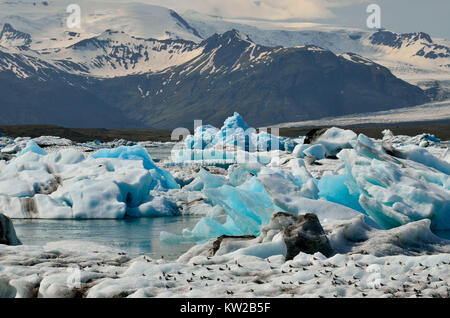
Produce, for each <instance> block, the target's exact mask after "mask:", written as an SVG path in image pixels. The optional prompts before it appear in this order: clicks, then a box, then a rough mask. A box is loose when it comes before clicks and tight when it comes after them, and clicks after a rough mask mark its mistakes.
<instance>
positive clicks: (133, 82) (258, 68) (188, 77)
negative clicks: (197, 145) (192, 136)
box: [94, 31, 428, 128]
mask: <svg viewBox="0 0 450 318" xmlns="http://www.w3.org/2000/svg"><path fill="white" fill-rule="evenodd" d="M201 46H203V47H204V50H203V54H202V55H200V56H199V57H197V58H195V59H193V60H192V61H190V62H187V63H185V64H183V65H181V66H177V67H173V68H171V69H170V70H168V71H167V72H164V73H159V74H148V75H146V76H130V77H128V78H126V79H110V80H108V81H105V80H103V81H100V82H97V83H96V84H94V90H95V91H98V92H112V93H110V94H108V95H103V98H105V99H106V100H107V101H108V102H109V103H113V104H115V105H118V107H120V109H121V110H122V111H124V112H126V113H127V114H129V116H131V118H133V119H135V120H139V121H143V122H145V123H146V124H148V125H150V126H152V127H156V128H175V127H179V126H183V127H191V126H192V123H193V120H195V119H203V120H204V121H205V122H207V123H210V124H214V125H218V124H220V123H221V122H222V121H223V119H224V118H226V117H227V116H229V115H230V114H232V113H233V112H234V111H238V112H240V113H241V114H242V115H243V116H245V117H246V118H249V121H250V124H251V125H255V126H262V125H270V124H275V123H279V122H285V121H292V120H293V119H294V118H295V120H306V119H313V118H321V117H325V116H336V115H344V114H352V113H358V112H367V111H379V110H387V109H392V108H399V107H404V106H411V105H416V104H420V103H424V102H426V101H428V98H427V97H426V96H425V94H424V92H423V91H422V90H421V89H419V88H418V87H415V86H412V85H410V84H408V83H406V82H404V81H402V80H399V79H398V78H396V77H395V76H393V75H392V74H391V72H390V71H389V70H388V69H386V68H384V67H382V66H380V65H378V64H376V63H373V62H371V61H369V60H367V59H364V58H362V57H359V56H357V55H352V54H348V55H346V56H337V55H335V54H333V53H332V52H331V51H327V50H324V49H321V48H318V47H315V46H306V47H297V48H288V49H285V48H280V47H278V48H269V47H263V46H259V45H256V44H254V43H253V42H251V41H250V39H249V38H248V37H246V36H244V35H242V34H241V33H239V32H237V31H230V32H226V33H224V34H223V35H214V36H212V37H211V38H209V39H207V40H205V41H204V42H202V43H201ZM119 87H123V88H125V90H126V92H127V94H126V96H124V95H123V94H122V93H120V92H121V91H120V90H119Z"/></svg>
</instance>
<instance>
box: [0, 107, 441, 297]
mask: <svg viewBox="0 0 450 318" xmlns="http://www.w3.org/2000/svg"><path fill="white" fill-rule="evenodd" d="M383 134H384V137H383V138H382V139H381V140H374V139H371V138H368V137H366V136H364V135H357V134H355V133H354V132H352V131H349V130H342V129H339V128H331V129H324V130H318V131H314V132H311V134H308V136H305V137H299V138H296V139H287V138H280V137H276V136H273V135H270V134H268V133H266V132H259V133H257V132H256V131H255V130H254V129H252V128H250V127H248V125H247V124H246V123H245V121H244V120H243V119H242V118H241V117H240V116H239V114H235V115H234V116H232V117H230V118H229V119H227V121H226V122H225V123H224V126H223V127H222V128H221V129H216V128H214V127H211V126H203V127H199V128H197V129H196V131H195V134H194V135H193V136H189V137H188V138H187V139H186V140H185V141H184V142H183V143H179V144H178V145H177V146H176V147H175V148H174V150H173V151H172V156H171V158H170V159H169V160H167V161H165V162H158V163H155V162H154V161H153V160H152V158H151V157H150V155H149V154H148V152H147V150H146V148H145V146H146V145H145V144H140V145H139V144H134V143H126V142H119V143H117V144H108V145H103V146H102V145H101V144H98V143H96V144H95V145H94V146H92V148H89V149H90V151H89V152H87V151H85V150H86V147H87V145H75V144H74V143H72V142H71V141H67V140H61V139H58V138H54V137H41V138H40V139H35V140H31V139H26V138H25V139H24V138H22V139H20V138H19V139H16V140H12V139H10V138H7V137H3V138H0V152H1V153H2V156H3V157H1V158H0V213H3V214H5V215H6V216H8V217H11V218H48V219H73V218H74V219H86V218H98V219H115V218H127V217H134V218H136V217H155V216H181V215H190V214H195V215H201V216H203V217H202V218H201V220H200V221H199V222H198V223H197V225H196V226H195V227H194V228H192V229H185V230H184V231H183V232H182V233H167V232H162V233H161V240H163V241H164V242H166V243H170V244H178V243H179V242H181V241H190V242H196V243H198V245H196V246H195V247H194V248H192V249H191V250H189V251H188V252H187V253H186V254H184V255H183V256H181V257H180V259H178V261H175V262H166V261H163V260H151V259H148V258H146V257H145V256H142V257H140V258H138V259H133V260H131V259H129V257H128V256H127V255H126V253H124V252H123V251H118V250H114V249H111V248H107V247H100V246H95V245H92V244H87V243H80V242H56V243H51V244H48V245H46V246H44V247H30V246H18V247H6V246H1V245H0V296H3V297H34V296H42V297H56V296H62V297H77V296H85V297H117V296H119V297H128V296H129V297H171V296H180V295H181V296H186V297H203V296H209V297H211V296H212V297H230V296H232V297H276V296H280V297H287V296H289V297H290V296H298V297H309V296H312V297H319V296H323V297H381V296H384V297H410V296H413V297H414V296H416V297H420V296H426V297H435V296H436V297H449V286H448V284H449V282H450V275H449V272H448V271H449V268H450V266H448V265H449V264H450V254H449V253H450V243H449V241H446V240H443V239H441V238H439V237H437V236H436V235H435V234H434V233H438V232H441V231H449V230H450V178H449V174H450V151H449V150H448V148H447V147H446V146H444V145H441V142H440V140H438V139H437V138H435V137H434V136H430V135H427V134H423V135H420V136H416V137H407V136H394V135H393V134H392V133H391V132H389V131H385V132H383ZM89 147H91V146H89ZM91 150H94V151H91ZM280 212H281V214H280ZM283 213H285V214H283ZM276 215H291V216H289V217H287V218H282V220H283V221H276V220H274V216H276ZM304 215H314V217H316V218H317V222H318V223H319V224H320V229H319V230H317V228H318V226H317V225H314V226H311V227H307V229H305V228H303V227H302V226H303V225H302V226H300V225H299V226H294V227H292V226H293V225H292V224H291V223H289V222H291V221H292V220H296V222H299V223H301V222H302V220H303V219H302V216H304ZM286 220H291V221H286ZM311 229H315V230H314V231H313V232H314V233H315V234H314V235H312V234H311V232H310V231H311ZM317 231H318V232H317ZM321 231H322V232H321ZM302 233H303V234H302ZM224 235H225V237H222V240H221V241H220V242H219V243H218V242H217V238H218V237H221V236H224ZM311 235H312V236H311ZM229 237H235V238H234V239H233V238H230V239H228V238H229ZM317 242H319V244H318V243H317ZM316 245H317V246H318V248H317V249H315V247H316ZM300 247H301V248H300ZM319 251H320V252H321V253H318V252H319ZM305 252H307V253H309V254H305ZM312 254H314V255H312Z"/></svg>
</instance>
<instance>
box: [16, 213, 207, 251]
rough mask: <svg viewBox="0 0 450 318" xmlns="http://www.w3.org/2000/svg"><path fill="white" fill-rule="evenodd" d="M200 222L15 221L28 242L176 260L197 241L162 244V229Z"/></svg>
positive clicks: (173, 219)
mask: <svg viewBox="0 0 450 318" xmlns="http://www.w3.org/2000/svg"><path fill="white" fill-rule="evenodd" d="M198 221H199V217H192V216H180V217H165V218H154V219H125V220H13V223H14V227H15V229H16V233H17V236H18V237H19V238H20V240H21V241H22V243H23V244H25V245H32V246H43V245H45V244H46V243H49V242H55V241H65V240H76V241H87V242H93V243H98V244H101V245H104V246H111V247H115V248H119V249H122V250H124V251H126V252H127V253H128V254H129V255H130V256H132V257H135V256H138V255H141V254H145V255H148V256H151V257H152V258H154V259H158V258H161V257H162V256H163V257H164V258H165V259H168V260H174V259H176V258H178V257H179V256H180V255H181V254H183V253H184V252H186V251H187V250H188V249H189V248H190V247H192V246H193V245H194V244H193V243H183V244H176V245H175V244H170V245H168V244H162V243H161V242H160V239H159V235H160V233H161V231H166V232H170V233H179V234H180V233H181V232H182V231H183V229H184V228H192V227H193V226H194V225H195V224H196V223H197V222H198Z"/></svg>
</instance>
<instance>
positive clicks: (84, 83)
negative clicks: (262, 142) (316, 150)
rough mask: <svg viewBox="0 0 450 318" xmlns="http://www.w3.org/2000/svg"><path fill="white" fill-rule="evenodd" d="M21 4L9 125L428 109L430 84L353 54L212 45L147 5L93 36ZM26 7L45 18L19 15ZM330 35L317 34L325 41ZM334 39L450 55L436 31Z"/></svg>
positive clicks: (281, 118) (213, 40)
mask: <svg viewBox="0 0 450 318" xmlns="http://www.w3.org/2000/svg"><path fill="white" fill-rule="evenodd" d="M21 3H22V2H21V1H9V2H8V3H1V4H0V8H3V7H4V6H6V7H8V8H9V9H11V11H10V12H9V14H6V16H3V17H2V14H3V15H5V13H4V12H3V13H1V14H0V22H3V27H2V29H0V30H2V31H1V32H0V87H1V88H0V93H1V96H0V107H1V110H2V114H3V116H1V117H0V124H13V123H17V124H27V123H29V124H59V125H65V126H70V127H107V128H120V127H151V128H175V127H179V126H184V127H192V123H193V120H194V119H203V120H204V121H205V122H208V123H211V124H214V125H219V124H221V123H222V122H223V120H224V119H225V118H226V117H228V116H229V115H231V114H233V113H234V112H235V111H239V112H240V113H241V114H242V115H243V116H245V117H246V118H249V121H250V124H251V125H254V126H263V125H270V124H275V123H279V122H285V121H301V120H311V119H318V118H323V117H329V116H340V115H347V114H353V113H362V112H373V111H381V110H388V109H395V108H400V107H406V106H412V105H417V104H421V103H424V102H427V101H429V98H428V97H427V96H426V94H425V93H424V91H422V90H421V89H420V88H418V87H415V86H413V85H410V84H408V83H406V82H404V81H402V80H400V79H398V78H397V77H395V76H394V75H393V74H392V73H391V72H390V71H389V70H388V69H387V68H385V67H383V66H381V65H379V64H377V63H374V62H372V61H371V60H370V59H367V58H364V57H362V56H360V55H357V54H353V53H342V52H341V53H339V54H337V55H336V54H335V53H333V52H332V51H330V50H327V49H323V48H320V47H318V46H315V45H302V46H293V47H283V46H268V45H267V46H265V45H259V44H257V43H255V42H254V40H253V38H252V37H251V36H248V35H246V34H244V33H243V32H240V31H238V30H232V31H227V32H225V33H222V34H212V35H211V36H210V37H208V38H207V39H204V40H202V39H201V37H203V34H202V32H201V31H197V28H195V27H192V26H191V24H190V23H189V22H186V21H185V20H183V18H181V17H180V16H179V15H178V14H176V13H175V12H173V11H171V10H168V9H164V8H160V7H153V6H146V5H137V4H126V5H120V6H119V5H113V6H111V7H107V8H103V7H102V8H100V9H99V11H95V12H96V13H95V14H94V13H92V14H88V16H89V18H88V19H87V22H86V23H87V26H89V28H88V27H87V26H83V28H82V29H81V30H79V32H75V31H68V30H67V29H65V28H64V26H61V25H60V24H61V21H63V20H61V19H63V17H64V15H61V13H60V11H59V10H61V8H63V9H64V6H63V3H64V1H63V2H61V3H59V2H50V3H48V5H42V4H37V5H36V6H37V9H33V10H37V11H33V10H32V7H30V8H28V7H27V6H26V5H22V4H21ZM23 3H27V5H29V3H28V2H23ZM92 6H93V7H94V8H95V5H94V4H92ZM19 8H22V9H23V10H25V11H26V9H29V10H31V11H33V12H34V13H35V14H34V15H33V14H23V17H21V16H19V15H15V14H18V12H19V11H20V10H19ZM58 12H59V13H58ZM38 13H39V14H38ZM43 13H47V15H45V14H43ZM152 16H154V17H155V18H154V20H151V21H149V22H148V25H149V29H146V28H144V26H145V25H146V23H147V22H146V20H145V19H146V18H149V17H152ZM19 17H20V18H19ZM108 18H110V19H112V20H111V23H110V24H111V25H109V24H108V25H107V23H106V21H107V19H108ZM58 19H60V20H59V24H58V23H57V21H58ZM163 20H164V21H163ZM95 22H96V23H97V24H95ZM91 24H92V25H91ZM93 24H95V25H93ZM106 27H108V29H106ZM102 28H105V29H102ZM134 28H135V32H136V33H131V34H130V33H128V32H126V31H124V30H128V31H133V30H134ZM87 30H89V32H87ZM94 31H95V32H94ZM97 31H98V32H97ZM161 32H162V33H161ZM380 32H382V31H380ZM383 32H385V31H383ZM296 34H297V33H296ZM324 34H325V33H323V34H322V33H313V35H314V36H316V35H320V36H318V39H321V40H324V39H326V37H324V36H325V35H326V34H325V35H324ZM327 34H328V35H329V36H330V37H329V38H328V40H329V42H327V41H325V42H324V44H327V43H338V42H339V41H338V42H336V39H343V37H347V40H345V41H344V40H343V42H342V43H341V44H342V45H345V43H347V42H351V43H353V44H354V45H355V48H357V47H358V45H359V46H361V43H362V41H363V38H364V41H371V42H373V43H371V44H370V47H372V48H374V47H376V46H380V47H382V50H391V51H395V50H400V51H401V52H406V50H411V51H412V50H413V49H414V50H416V52H419V53H418V54H416V56H415V57H416V58H417V59H420V60H424V59H427V60H430V61H432V63H436V61H440V60H441V59H444V60H445V59H446V58H447V57H446V56H445V54H446V53H445V52H446V51H445V47H443V48H437V47H435V46H434V44H433V43H432V42H430V39H429V38H428V37H427V36H426V35H419V36H413V35H411V36H405V37H398V36H395V35H389V34H387V33H382V34H381V35H377V33H374V34H372V33H371V35H372V37H370V36H369V35H367V36H366V35H365V37H363V35H361V34H360V33H358V32H356V33H348V32H347V33H345V32H344V31H342V32H341V33H336V32H334V33H327ZM152 35H155V37H152ZM297 35H298V34H297ZM301 36H305V37H308V36H307V35H306V34H302V35H301ZM53 37H54V38H53ZM309 37H311V35H309ZM293 41H294V40H293ZM346 41H347V42H346ZM339 43H340V42H339ZM358 43H359V44H358ZM420 45H422V46H420ZM425 46H426V48H425ZM362 47H364V48H367V47H369V46H367V45H366V46H362ZM421 48H422V49H423V54H422V53H420V52H422V51H421V50H420V49H421ZM379 51H380V52H381V49H379ZM408 52H409V51H408ZM383 54H385V55H387V53H383ZM433 54H435V55H436V57H435V58H431V57H433ZM437 93H438V92H437Z"/></svg>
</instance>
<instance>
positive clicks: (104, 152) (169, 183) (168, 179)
mask: <svg viewBox="0 0 450 318" xmlns="http://www.w3.org/2000/svg"><path fill="white" fill-rule="evenodd" d="M92 158H96V159H99V158H117V159H121V160H136V161H142V165H143V167H144V168H145V169H147V170H154V171H155V172H156V173H157V175H156V177H157V178H156V180H157V181H159V182H160V185H161V186H162V187H163V188H166V189H178V188H179V187H180V186H179V185H178V183H177V182H176V181H175V179H174V178H173V177H172V175H171V174H170V173H169V172H168V171H166V170H163V169H160V168H158V167H157V166H156V165H155V163H154V162H153V160H152V158H151V157H150V155H149V154H148V152H147V150H146V149H145V148H144V147H142V146H140V145H136V146H122V147H119V148H115V149H101V150H99V151H97V152H96V153H94V154H92ZM155 187H156V184H155Z"/></svg>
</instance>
